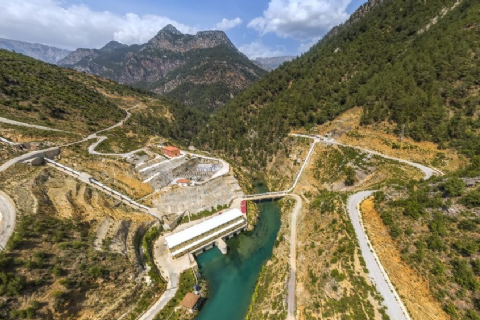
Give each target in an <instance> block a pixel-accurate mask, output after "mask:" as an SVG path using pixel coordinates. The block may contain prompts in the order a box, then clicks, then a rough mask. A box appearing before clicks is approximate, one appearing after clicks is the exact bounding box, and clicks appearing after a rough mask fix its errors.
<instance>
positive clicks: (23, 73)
mask: <svg viewBox="0 0 480 320" xmlns="http://www.w3.org/2000/svg"><path fill="white" fill-rule="evenodd" d="M134 105H145V106H146V107H147V108H143V109H142V112H141V113H138V114H137V113H134V115H133V119H139V120H140V121H142V120H143V121H144V123H137V122H135V123H136V127H137V128H136V129H137V130H148V129H149V127H150V125H152V126H153V125H155V127H152V128H151V131H148V132H151V133H152V134H153V133H156V134H160V135H163V136H164V137H167V138H173V139H177V140H180V139H183V140H182V141H183V142H184V143H185V144H188V143H189V137H191V136H194V135H195V134H196V128H197V125H198V126H199V127H200V126H201V124H202V123H204V121H205V116H204V115H203V114H202V113H200V112H198V111H196V110H194V109H191V108H188V107H185V106H184V105H182V104H181V103H179V102H176V101H174V100H172V99H170V98H167V97H162V96H160V95H157V94H154V93H152V92H148V91H143V90H139V89H134V88H131V87H127V86H123V85H120V84H117V83H115V82H113V81H109V80H105V79H102V78H100V77H96V76H91V75H86V74H83V73H80V72H76V71H73V70H69V69H65V68H60V67H56V66H53V65H51V64H46V63H43V62H41V61H38V60H35V59H32V58H29V57H26V56H23V55H21V54H17V53H13V52H9V51H5V50H0V110H1V113H0V116H2V117H5V118H8V119H12V120H17V121H22V122H26V123H30V124H38V125H43V126H47V127H51V128H55V129H61V130H66V131H69V132H74V133H80V134H86V133H92V132H94V131H97V130H100V129H104V128H107V127H109V126H111V125H113V124H115V123H117V122H118V121H120V120H121V119H123V118H124V117H125V116H126V112H125V111H124V109H127V108H131V107H133V106H134Z"/></svg>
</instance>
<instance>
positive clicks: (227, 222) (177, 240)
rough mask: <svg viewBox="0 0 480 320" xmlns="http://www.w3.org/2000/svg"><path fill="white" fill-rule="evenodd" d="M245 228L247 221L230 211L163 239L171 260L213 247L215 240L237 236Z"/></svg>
mask: <svg viewBox="0 0 480 320" xmlns="http://www.w3.org/2000/svg"><path fill="white" fill-rule="evenodd" d="M246 228H247V220H246V219H245V217H244V215H243V214H242V212H241V211H240V210H238V209H231V210H229V211H226V212H223V213H221V214H218V215H216V216H215V217H213V218H210V219H208V220H206V221H203V222H201V223H199V224H196V225H194V226H192V227H190V228H187V229H185V230H183V231H180V232H177V233H174V234H172V235H170V236H168V237H165V243H166V245H167V246H168V249H169V250H170V253H171V254H172V257H173V258H178V257H180V256H182V255H184V254H186V253H193V254H198V253H201V252H203V250H204V249H209V248H210V247H212V246H213V244H214V243H215V241H216V240H218V239H222V240H223V239H225V238H228V237H230V236H233V235H235V234H238V233H240V232H242V231H244V230H246Z"/></svg>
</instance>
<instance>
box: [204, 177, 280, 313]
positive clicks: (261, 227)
mask: <svg viewBox="0 0 480 320" xmlns="http://www.w3.org/2000/svg"><path fill="white" fill-rule="evenodd" d="M257 191H259V192H266V188H265V187H264V186H263V185H260V186H258V189H257ZM258 207H259V209H260V212H261V213H260V217H259V220H258V223H257V225H256V226H255V229H254V230H253V231H251V232H246V233H243V234H240V235H239V236H236V237H233V238H232V239H230V240H228V241H227V245H228V254H227V255H222V254H221V253H220V250H218V249H217V248H213V249H211V250H208V251H207V252H205V253H203V254H201V255H200V256H199V257H197V262H198V266H199V269H200V273H201V274H202V275H203V277H204V278H205V279H206V280H207V281H208V286H209V292H208V294H209V296H208V300H207V302H206V303H205V305H204V306H203V308H202V310H201V311H200V312H199V314H198V316H197V317H196V318H195V320H243V319H245V316H246V315H247V312H248V308H249V306H250V302H251V300H252V295H253V292H254V289H255V283H256V281H257V278H258V276H259V274H260V271H261V270H262V266H263V265H264V264H265V263H266V262H267V260H268V259H270V257H271V256H272V250H273V245H274V243H275V239H276V236H277V232H278V230H279V229H280V208H279V207H278V205H277V204H276V203H275V202H263V203H261V204H259V205H258Z"/></svg>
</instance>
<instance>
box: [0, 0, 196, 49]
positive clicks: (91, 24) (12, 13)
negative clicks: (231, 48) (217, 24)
mask: <svg viewBox="0 0 480 320" xmlns="http://www.w3.org/2000/svg"><path fill="white" fill-rule="evenodd" d="M1 1H2V5H1V7H2V9H1V10H0V37H3V38H10V39H15V40H21V41H27V42H38V43H42V44H48V45H52V46H57V47H61V48H67V49H76V48H78V47H87V48H99V47H101V46H103V45H105V44H106V43H107V42H109V41H110V40H117V41H119V42H122V43H125V44H133V43H145V42H146V41H148V40H149V39H150V38H152V37H153V36H154V35H155V34H156V33H157V32H158V31H159V30H160V29H161V28H163V27H164V26H165V25H167V24H172V25H174V26H175V27H176V28H177V29H178V30H180V31H181V32H184V33H195V32H196V31H197V30H196V28H192V27H189V26H187V25H184V24H181V23H178V22H176V21H174V20H171V19H169V18H168V17H164V16H156V15H143V16H139V15H137V14H134V13H128V14H126V15H124V16H121V15H117V14H114V13H111V12H108V11H103V12H99V11H93V10H91V9H90V8H88V7H87V6H85V5H71V6H65V7H64V6H62V2H60V1H56V0H22V1H18V0H1Z"/></svg>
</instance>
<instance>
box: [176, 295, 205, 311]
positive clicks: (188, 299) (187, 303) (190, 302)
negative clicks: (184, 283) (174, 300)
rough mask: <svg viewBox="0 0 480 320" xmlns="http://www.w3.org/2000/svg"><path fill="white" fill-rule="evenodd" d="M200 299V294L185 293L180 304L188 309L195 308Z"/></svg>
mask: <svg viewBox="0 0 480 320" xmlns="http://www.w3.org/2000/svg"><path fill="white" fill-rule="evenodd" d="M198 299H200V296H199V295H197V294H193V293H191V292H189V293H187V294H186V295H185V297H184V298H183V300H182V302H180V304H181V305H182V306H183V307H185V308H187V309H193V307H195V305H196V304H197V301H198Z"/></svg>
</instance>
